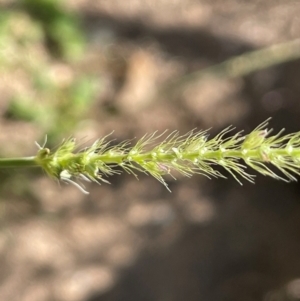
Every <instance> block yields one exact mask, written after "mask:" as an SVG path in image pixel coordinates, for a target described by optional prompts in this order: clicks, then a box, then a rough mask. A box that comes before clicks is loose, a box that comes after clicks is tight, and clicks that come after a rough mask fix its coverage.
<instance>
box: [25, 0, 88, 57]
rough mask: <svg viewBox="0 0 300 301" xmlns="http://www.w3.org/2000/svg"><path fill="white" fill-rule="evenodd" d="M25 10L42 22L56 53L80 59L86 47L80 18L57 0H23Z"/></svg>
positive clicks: (50, 44) (49, 42)
mask: <svg viewBox="0 0 300 301" xmlns="http://www.w3.org/2000/svg"><path fill="white" fill-rule="evenodd" d="M21 4H22V5H23V7H24V9H25V11H27V12H28V13H29V14H30V15H31V16H32V18H33V19H34V20H37V21H39V23H40V24H41V26H42V28H43V30H44V32H45V35H46V38H47V41H48V44H49V46H50V47H51V49H52V50H53V51H54V53H56V54H58V55H59V56H62V57H63V58H65V59H67V60H73V59H78V58H80V57H81V56H82V54H83V51H84V48H85V38H84V34H83V32H82V30H81V28H80V24H79V19H78V17H76V16H75V15H73V14H71V13H70V12H67V11H66V10H65V9H64V8H63V7H62V2H61V1H57V0H22V1H21Z"/></svg>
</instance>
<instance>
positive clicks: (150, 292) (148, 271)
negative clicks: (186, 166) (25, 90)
mask: <svg viewBox="0 0 300 301" xmlns="http://www.w3.org/2000/svg"><path fill="white" fill-rule="evenodd" d="M65 2H66V5H67V6H68V7H69V8H71V9H72V10H75V11H76V12H78V14H79V15H80V16H82V18H83V21H84V22H83V23H84V26H85V30H86V32H87V35H88V38H89V48H88V51H87V52H86V55H85V58H84V60H83V62H82V63H81V64H80V65H79V66H77V68H78V69H79V70H80V72H89V73H93V74H94V75H95V76H98V77H99V81H100V80H101V86H102V89H101V92H99V95H97V99H96V101H95V103H94V105H93V106H92V107H91V108H90V109H89V119H88V122H82V123H80V124H79V125H78V128H77V129H76V132H75V136H76V137H79V138H82V137H88V139H91V141H92V140H93V139H94V138H96V137H100V136H103V135H106V134H109V133H110V132H111V131H112V130H114V133H113V134H112V138H114V139H116V141H121V140H124V139H131V138H134V137H141V136H143V135H144V134H145V133H149V132H153V131H156V130H158V131H160V132H161V131H164V130H165V129H169V130H171V131H172V130H175V129H176V130H180V132H181V133H185V132H187V131H189V130H191V129H193V128H199V129H206V128H210V127H212V130H211V135H214V134H216V133H217V132H218V131H220V130H221V129H223V128H225V127H227V126H228V125H230V124H233V125H234V126H236V127H237V128H238V129H244V130H245V131H246V132H249V131H250V130H251V129H253V128H255V127H256V126H257V125H258V124H259V123H261V122H262V121H264V120H265V119H267V118H268V117H269V116H272V121H271V126H272V127H274V128H275V130H280V129H281V128H283V127H285V128H286V131H287V132H292V131H299V130H300V84H299V78H300V61H299V60H298V61H293V62H290V63H285V64H282V65H280V66H274V67H272V68H269V69H266V70H263V71H258V72H255V73H253V74H251V75H248V76H245V77H243V78H237V79H220V78H212V79H209V80H206V81H205V82H199V81H197V82H195V83H194V84H192V85H189V86H186V87H185V88H184V89H181V90H179V91H176V93H175V92H174V91H170V90H164V89H163V88H164V87H165V86H166V84H167V83H168V82H169V81H171V80H173V79H175V78H179V77H181V76H184V74H187V73H189V72H192V71H195V70H199V69H201V68H205V67H207V66H212V65H214V64H217V63H220V62H222V61H224V60H226V59H227V58H229V57H232V56H235V55H238V54H241V53H244V52H246V51H251V50H255V49H259V48H262V47H265V46H268V45H273V44H275V43H279V42H285V41H289V40H292V39H296V38H300V17H299V16H300V3H299V1H292V0H276V1H275V0H270V1H265V0H255V1H254V0H253V1H242V0H240V1H238V0H210V1H206V0H202V1H200V0H144V1H142V0H128V1H120V0H110V1H104V0H103V1H101V0H68V1H65ZM59 70H65V69H59ZM58 73H59V72H58ZM19 75H20V74H19ZM17 78H18V85H19V86H21V82H22V79H21V76H19V77H17ZM2 86H3V88H2ZM5 87H6V85H5V84H3V80H1V79H0V90H1V91H4V90H3V89H4V88H5ZM162 90H164V92H161V91H162ZM6 93H9V91H7V92H6ZM5 95H8V94H5V93H4V92H3V94H2V92H1V101H0V116H1V118H0V126H1V131H0V144H1V145H5V149H6V150H7V153H11V152H14V153H15V154H14V155H27V154H31V153H32V152H34V151H35V148H34V144H33V141H34V140H38V139H40V137H41V135H42V134H43V133H41V132H40V129H38V128H36V126H35V125H34V124H31V123H29V122H23V121H22V122H21V121H14V120H11V119H9V118H7V116H6V115H5V110H6V108H7V104H6V102H5V101H8V100H7V99H8V98H7V97H5ZM2 99H3V102H2ZM12 176H13V172H9V171H7V172H4V173H3V174H1V179H2V180H1V181H2V183H3V187H2V191H3V194H2V195H1V196H0V198H1V204H0V205H1V207H0V209H1V210H0V214H1V215H0V216H1V226H2V229H1V232H0V263H1V269H0V284H1V285H0V300H10V301H19V300H20V301H43V300H45V301H48V300H49V301H50V300H59V301H121V300H122V301H127V300H128V301H138V300H143V301H147V300H149V301H152V300H156V301H159V300H164V301H181V300H189V301H199V300H205V301H227V300H228V301H240V300H245V301H252V300H253V301H257V300H264V301H273V300H276V301H277V300H278V301H285V300H300V231H299V230H300V199H299V192H300V187H299V184H297V183H296V184H286V183H279V182H276V181H274V180H271V179H267V178H264V177H262V176H257V181H256V184H255V185H252V184H249V183H245V184H244V185H243V186H239V184H238V183H236V182H235V181H234V180H232V179H228V180H224V179H219V180H213V181H210V180H208V179H206V178H204V177H201V176H194V177H193V178H191V179H185V178H182V177H178V179H177V181H175V180H173V179H171V178H170V179H168V183H169V186H170V189H171V190H172V193H169V192H168V191H167V190H166V189H165V188H164V187H163V186H162V185H161V184H160V183H158V182H156V181H155V180H154V179H152V178H150V177H147V176H145V175H140V176H139V181H137V180H136V179H135V178H134V177H132V176H129V175H126V174H124V175H122V176H114V177H112V178H111V179H110V180H111V185H106V184H104V185H101V186H95V185H90V186H88V189H89V191H90V195H89V196H85V195H82V194H81V193H80V192H79V191H77V190H76V188H75V187H72V186H67V185H61V187H59V186H58V185H57V183H55V182H52V181H51V180H49V179H48V178H46V177H45V176H43V175H41V174H39V175H37V174H36V173H34V174H29V175H28V177H29V178H30V181H29V183H30V186H29V187H28V186H24V185H22V183H23V181H25V178H26V177H27V176H22V174H21V172H20V174H18V175H17V176H16V177H14V180H13V182H11V181H10V182H7V178H10V177H12ZM5 183H10V184H9V185H8V184H5ZM12 183H15V186H12Z"/></svg>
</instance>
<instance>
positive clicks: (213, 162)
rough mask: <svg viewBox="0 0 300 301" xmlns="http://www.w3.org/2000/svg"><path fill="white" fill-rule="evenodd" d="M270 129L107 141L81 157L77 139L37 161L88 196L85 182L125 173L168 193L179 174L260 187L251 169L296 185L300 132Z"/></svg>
mask: <svg viewBox="0 0 300 301" xmlns="http://www.w3.org/2000/svg"><path fill="white" fill-rule="evenodd" d="M267 125H268V120H267V121H265V122H263V123H262V124H261V125H259V126H258V127H257V128H255V129H254V130H253V131H252V132H251V133H250V134H248V135H243V133H242V132H239V133H236V134H231V133H232V131H233V130H234V128H232V127H229V128H226V129H225V130H223V131H222V132H221V133H219V134H218V135H216V136H215V137H214V138H212V139H209V136H208V132H207V131H200V132H199V131H195V130H193V131H191V132H189V133H187V134H185V135H180V134H179V133H178V132H177V131H175V132H172V133H170V134H167V133H166V132H164V133H163V134H160V135H159V134H157V133H153V134H147V135H145V136H144V137H142V138H141V139H140V140H138V141H137V143H135V144H134V145H133V146H131V144H130V142H129V141H125V142H122V143H120V144H118V145H113V144H112V143H111V142H110V141H109V139H108V136H106V137H104V138H102V139H99V140H97V141H96V142H94V143H93V145H92V146H90V147H86V148H84V149H83V150H81V151H76V149H77V145H76V142H75V139H73V138H71V139H67V140H65V141H64V142H63V143H62V144H61V145H60V146H59V147H58V148H57V149H56V150H53V151H50V150H49V149H48V148H45V145H43V146H42V147H41V146H39V151H38V154H37V156H36V159H35V160H36V162H37V164H38V165H40V166H41V167H42V168H43V169H44V170H45V171H46V173H47V174H48V175H50V176H51V177H53V178H56V179H58V180H61V181H64V182H68V183H73V184H74V185H76V186H77V187H78V188H79V189H80V190H82V191H83V192H84V193H88V192H87V191H86V190H85V189H84V186H83V185H82V183H81V182H80V180H85V181H93V182H97V183H99V182H101V181H102V182H108V181H107V180H106V178H107V177H108V176H110V175H113V174H119V173H121V172H122V170H124V171H126V172H127V173H130V174H133V175H135V176H137V173H138V172H143V173H146V174H149V175H151V176H153V177H155V178H156V179H157V180H158V181H160V182H161V183H163V184H164V185H165V186H166V188H168V186H167V184H166V182H165V179H164V176H165V175H171V176H172V177H174V175H176V173H180V174H182V175H184V176H187V177H191V176H192V175H193V174H202V175H205V176H207V177H208V178H211V177H222V178H226V173H227V174H230V175H232V176H233V178H235V179H236V180H237V181H238V182H239V183H240V184H242V182H241V180H242V178H244V179H246V180H248V181H250V182H254V177H255V176H254V175H253V174H252V173H251V171H250V172H249V167H250V169H253V170H255V171H257V172H258V173H261V174H263V175H265V176H270V177H272V178H274V179H279V180H283V181H296V176H297V175H299V173H300V132H297V133H292V134H287V135H282V131H280V132H279V133H278V134H275V135H271V132H272V130H269V129H267ZM163 137H165V138H163ZM159 140H160V141H161V140H162V141H161V142H157V141H159ZM216 166H221V167H222V169H223V170H224V172H225V173H223V171H220V169H219V168H217V169H216Z"/></svg>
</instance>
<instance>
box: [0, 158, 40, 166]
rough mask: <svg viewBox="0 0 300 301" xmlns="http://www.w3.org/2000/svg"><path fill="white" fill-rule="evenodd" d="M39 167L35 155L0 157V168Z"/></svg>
mask: <svg viewBox="0 0 300 301" xmlns="http://www.w3.org/2000/svg"><path fill="white" fill-rule="evenodd" d="M11 167H12V168H19V167H39V164H38V163H37V162H36V157H34V156H33V157H20V158H0V168H11Z"/></svg>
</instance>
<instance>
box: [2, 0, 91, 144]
mask: <svg viewBox="0 0 300 301" xmlns="http://www.w3.org/2000/svg"><path fill="white" fill-rule="evenodd" d="M22 5H23V11H22V10H15V11H14V10H12V11H4V10H3V11H0V76H1V77H2V79H3V80H5V81H7V82H8V83H9V86H10V88H9V102H8V103H9V105H8V107H7V109H6V116H8V117H10V118H13V119H18V120H26V121H30V122H34V123H35V124H36V125H37V126H38V127H39V128H41V129H42V131H43V132H47V133H48V137H49V141H50V142H51V141H57V139H60V137H61V135H65V134H66V133H68V132H71V131H72V132H73V131H74V127H75V126H76V124H78V121H79V120H81V119H82V118H84V117H85V115H86V114H87V112H88V111H89V109H90V107H91V105H92V103H93V101H94V95H95V92H96V80H95V79H94V78H93V77H92V76H89V75H86V74H83V73H82V72H80V70H77V67H76V66H75V64H74V63H73V59H74V58H75V56H74V55H73V54H75V52H76V53H77V54H76V58H77V60H78V59H80V58H83V57H82V55H83V53H82V51H79V52H78V51H75V52H74V53H73V50H72V49H73V48H74V47H75V46H74V45H75V44H76V45H77V44H78V45H81V46H80V47H79V48H82V50H83V49H84V46H85V42H84V39H83V38H82V37H83V32H82V30H81V29H80V28H79V27H78V25H76V24H78V21H77V19H76V16H74V15H72V14H70V13H69V12H66V11H65V10H64V9H63V8H62V7H61V2H59V1H53V0H38V1H36V0H23V1H22ZM64 24H65V25H64ZM66 24H67V25H66ZM66 27H68V28H72V30H71V31H68V30H67V31H65V30H64V28H66ZM55 30H56V31H57V32H59V34H60V35H61V36H55V35H54V31H55ZM49 35H50V36H51V37H52V38H51V39H52V40H53V41H55V43H56V45H58V46H59V48H61V49H64V50H63V51H62V52H61V54H62V58H61V59H60V58H59V57H53V54H52V53H51V52H49V49H48V48H47V47H46V41H47V40H48V39H49ZM75 48H76V47H75ZM79 48H78V49H79ZM71 52H72V53H73V54H71ZM69 60H70V61H69ZM19 77H20V78H19ZM20 87H21V89H20Z"/></svg>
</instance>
